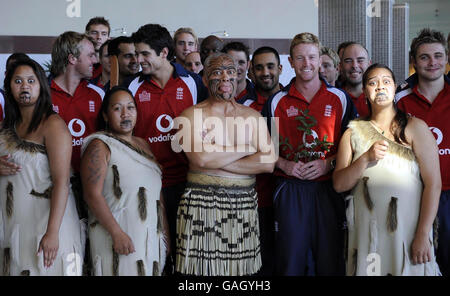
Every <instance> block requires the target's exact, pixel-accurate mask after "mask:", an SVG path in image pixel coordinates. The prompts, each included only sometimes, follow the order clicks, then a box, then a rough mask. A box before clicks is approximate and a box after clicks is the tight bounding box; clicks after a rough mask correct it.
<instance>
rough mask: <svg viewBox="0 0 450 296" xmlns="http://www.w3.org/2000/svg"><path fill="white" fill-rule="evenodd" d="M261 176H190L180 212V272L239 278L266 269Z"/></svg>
mask: <svg viewBox="0 0 450 296" xmlns="http://www.w3.org/2000/svg"><path fill="white" fill-rule="evenodd" d="M254 186H255V178H251V177H241V178H235V177H233V178H232V177H223V176H212V175H206V174H202V173H192V172H190V173H189V174H188V183H187V185H186V189H185V192H184V194H183V196H182V198H181V200H180V204H179V207H178V213H177V240H176V245H177V249H176V271H177V272H180V273H182V274H188V275H208V276H238V275H250V274H254V273H256V272H257V271H258V270H259V269H260V268H261V255H260V243H259V224H258V212H257V194H256V190H255V188H254Z"/></svg>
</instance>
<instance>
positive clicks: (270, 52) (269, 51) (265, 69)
mask: <svg viewBox="0 0 450 296" xmlns="http://www.w3.org/2000/svg"><path fill="white" fill-rule="evenodd" d="M250 67H251V70H252V71H253V74H254V83H255V87H254V89H251V90H250V91H249V92H247V94H246V95H245V96H243V97H242V98H241V99H240V100H239V101H238V103H241V104H243V105H245V106H249V107H250V108H252V109H254V110H256V111H258V112H261V110H262V108H263V106H264V104H265V103H266V101H267V100H268V99H269V97H271V96H272V95H274V94H275V93H277V92H278V91H279V90H280V88H281V87H282V86H281V85H280V83H279V78H280V75H281V71H282V65H281V64H280V55H279V54H278V51H277V50H276V49H274V48H272V47H268V46H264V47H260V48H258V49H257V50H255V52H254V53H253V56H252V62H251V65H250ZM275 182H276V180H275V178H274V176H273V174H272V173H270V174H267V173H266V174H259V175H257V176H256V191H257V192H258V215H259V227H260V239H261V259H262V268H261V271H260V273H259V274H260V275H264V276H269V275H273V272H274V257H273V252H274V232H273V222H274V220H273V203H272V196H273V193H274V191H275Z"/></svg>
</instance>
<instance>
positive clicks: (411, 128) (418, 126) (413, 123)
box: [405, 117, 428, 136]
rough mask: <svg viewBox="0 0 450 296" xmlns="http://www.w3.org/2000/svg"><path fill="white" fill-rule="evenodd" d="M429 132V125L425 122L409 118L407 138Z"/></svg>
mask: <svg viewBox="0 0 450 296" xmlns="http://www.w3.org/2000/svg"><path fill="white" fill-rule="evenodd" d="M427 130H428V125H427V124H426V122H425V121H423V120H422V119H420V118H417V117H410V118H408V123H407V124H406V128H405V133H406V136H408V135H411V134H415V133H421V132H424V131H427Z"/></svg>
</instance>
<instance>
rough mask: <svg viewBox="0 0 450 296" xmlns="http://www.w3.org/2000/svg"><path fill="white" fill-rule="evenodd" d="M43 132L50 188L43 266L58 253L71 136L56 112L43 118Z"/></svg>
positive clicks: (43, 246)
mask: <svg viewBox="0 0 450 296" xmlns="http://www.w3.org/2000/svg"><path fill="white" fill-rule="evenodd" d="M43 134H44V144H45V147H46V150H47V156H48V161H49V166H50V175H51V178H52V185H53V188H52V190H51V197H50V214H49V217H48V224H47V231H46V232H45V234H44V236H43V237H42V239H41V241H40V242H39V249H38V253H41V252H42V253H43V255H44V266H45V267H50V266H51V265H52V264H53V261H54V260H55V258H56V255H57V253H58V249H59V229H60V226H61V222H62V219H63V216H64V212H65V210H66V204H67V198H68V195H69V176H70V159H71V156H72V137H71V135H70V133H69V130H68V129H67V126H66V124H65V122H64V121H63V120H62V119H61V118H60V117H59V116H57V115H52V116H50V117H49V118H48V119H47V120H46V121H45V125H44V127H43Z"/></svg>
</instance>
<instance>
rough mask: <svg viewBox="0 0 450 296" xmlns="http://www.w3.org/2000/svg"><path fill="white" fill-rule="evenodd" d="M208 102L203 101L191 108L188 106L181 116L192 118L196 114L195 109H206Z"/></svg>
mask: <svg viewBox="0 0 450 296" xmlns="http://www.w3.org/2000/svg"><path fill="white" fill-rule="evenodd" d="M206 104H207V103H205V102H201V103H199V104H197V105H193V106H191V107H189V108H186V109H184V110H183V112H181V114H180V116H179V117H187V118H192V117H193V116H194V111H195V110H199V109H204V108H205V107H206V106H207V105H206Z"/></svg>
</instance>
